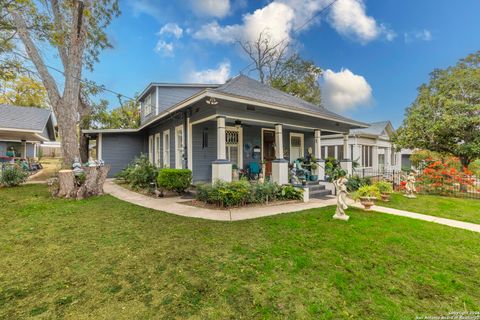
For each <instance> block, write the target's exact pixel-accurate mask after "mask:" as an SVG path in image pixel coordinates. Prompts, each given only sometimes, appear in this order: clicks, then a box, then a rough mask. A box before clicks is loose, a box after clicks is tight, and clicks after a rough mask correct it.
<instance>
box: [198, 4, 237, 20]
mask: <svg viewBox="0 0 480 320" xmlns="http://www.w3.org/2000/svg"><path fill="white" fill-rule="evenodd" d="M191 3H192V9H193V12H194V13H195V14H197V15H199V16H205V17H214V18H223V17H225V16H227V15H228V14H229V13H230V0H191Z"/></svg>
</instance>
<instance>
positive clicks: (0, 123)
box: [0, 104, 52, 132]
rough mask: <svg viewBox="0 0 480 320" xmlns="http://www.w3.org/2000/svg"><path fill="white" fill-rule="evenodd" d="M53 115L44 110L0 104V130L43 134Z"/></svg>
mask: <svg viewBox="0 0 480 320" xmlns="http://www.w3.org/2000/svg"><path fill="white" fill-rule="evenodd" d="M51 114H52V112H51V111H50V110H48V109H43V108H35V107H19V106H12V105H5V104H0V128H2V129H16V130H25V131H39V132H42V131H43V129H45V126H46V125H47V122H48V120H49V119H50V116H51Z"/></svg>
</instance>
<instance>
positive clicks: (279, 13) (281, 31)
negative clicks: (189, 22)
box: [193, 2, 294, 43]
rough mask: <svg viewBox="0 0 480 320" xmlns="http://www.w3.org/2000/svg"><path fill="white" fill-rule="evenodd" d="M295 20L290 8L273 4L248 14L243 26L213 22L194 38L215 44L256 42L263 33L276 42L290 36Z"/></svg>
mask: <svg viewBox="0 0 480 320" xmlns="http://www.w3.org/2000/svg"><path fill="white" fill-rule="evenodd" d="M293 18H294V12H293V9H292V8H290V7H289V6H287V5H285V4H283V3H279V2H271V3H270V4H268V5H267V6H265V7H263V8H261V9H257V10H255V11H254V12H253V13H247V14H246V15H244V16H243V23H242V24H234V25H226V26H221V25H220V24H219V23H218V22H216V21H213V22H211V23H208V24H206V25H203V26H202V27H201V28H200V30H198V31H197V32H195V33H194V34H193V36H194V37H195V38H197V39H206V40H210V41H212V42H214V43H219V42H224V43H232V42H234V41H236V40H255V39H256V38H258V35H259V34H260V33H261V32H262V31H265V32H268V34H269V35H270V37H271V38H272V40H273V41H274V42H277V41H281V40H283V39H285V38H288V37H289V36H290V32H291V30H292V25H293V24H292V22H293Z"/></svg>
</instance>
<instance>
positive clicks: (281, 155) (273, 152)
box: [188, 115, 352, 185]
mask: <svg viewBox="0 0 480 320" xmlns="http://www.w3.org/2000/svg"><path fill="white" fill-rule="evenodd" d="M287 120H288V122H287V121H284V122H281V123H274V122H268V121H259V120H258V119H246V118H241V119H239V117H236V116H232V115H229V116H227V115H215V116H213V117H209V118H207V119H204V120H203V121H202V120H200V121H197V122H192V123H191V132H192V149H191V150H192V152H191V155H192V156H191V158H190V159H189V161H188V163H189V167H190V168H191V169H192V171H193V180H194V182H195V183H199V182H214V181H217V180H222V181H226V182H230V181H232V180H235V179H238V178H239V177H242V176H244V177H248V178H249V179H256V180H258V179H262V178H263V179H264V180H265V181H271V182H275V183H278V184H280V185H283V184H289V183H292V179H291V178H292V169H297V174H298V172H302V176H301V177H300V178H301V180H307V181H313V182H318V181H325V160H324V157H323V155H322V153H321V150H322V136H324V135H328V134H332V132H331V131H329V130H328V129H325V128H314V127H309V126H305V125H303V126H302V125H296V124H294V123H295V119H292V118H287ZM292 122H293V124H292ZM344 149H345V150H344V155H345V159H343V160H342V161H341V163H342V167H343V168H344V169H345V170H346V171H347V172H348V173H349V174H351V173H352V162H351V156H350V152H349V151H350V148H348V144H347V143H345V144H344ZM305 159H307V160H305ZM304 161H305V162H309V163H315V165H309V166H305V165H304V164H303V162H304ZM294 171H295V170H294Z"/></svg>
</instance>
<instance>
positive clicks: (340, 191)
mask: <svg viewBox="0 0 480 320" xmlns="http://www.w3.org/2000/svg"><path fill="white" fill-rule="evenodd" d="M347 181H348V180H347V178H345V177H340V178H338V179H337V180H335V181H334V182H333V184H334V185H335V188H336V190H337V210H336V211H335V214H334V215H333V219H339V220H344V221H348V219H349V218H350V217H349V216H347V215H346V214H345V209H347V208H348V205H347V194H348V192H347V185H346V183H347Z"/></svg>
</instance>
